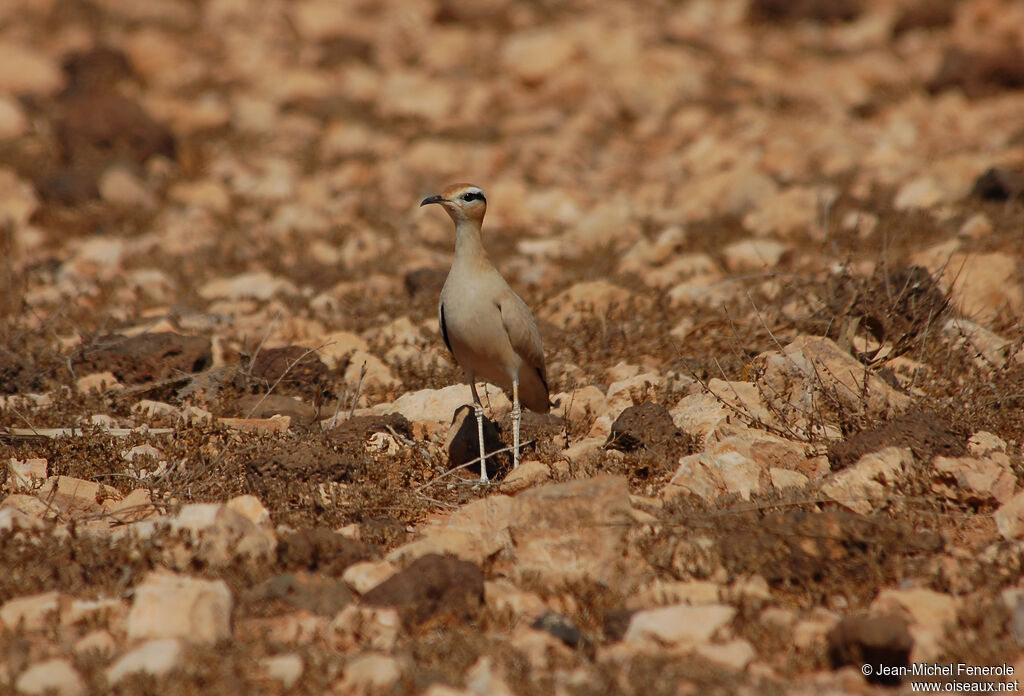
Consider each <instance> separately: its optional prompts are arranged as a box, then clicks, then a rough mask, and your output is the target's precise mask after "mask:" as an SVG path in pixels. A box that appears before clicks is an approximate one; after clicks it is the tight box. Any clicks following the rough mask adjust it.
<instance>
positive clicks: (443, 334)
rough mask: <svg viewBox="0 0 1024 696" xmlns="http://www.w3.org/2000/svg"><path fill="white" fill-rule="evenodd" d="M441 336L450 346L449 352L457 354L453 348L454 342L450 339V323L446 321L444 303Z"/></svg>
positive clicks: (442, 306)
mask: <svg viewBox="0 0 1024 696" xmlns="http://www.w3.org/2000/svg"><path fill="white" fill-rule="evenodd" d="M441 338H443V339H444V344H445V345H446V346H447V347H448V352H449V353H451V354H452V355H455V351H454V350H452V342H451V341H449V340H448V324H446V323H445V321H444V305H441Z"/></svg>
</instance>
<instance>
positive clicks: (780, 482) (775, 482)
mask: <svg viewBox="0 0 1024 696" xmlns="http://www.w3.org/2000/svg"><path fill="white" fill-rule="evenodd" d="M768 477H769V478H770V479H771V482H772V486H774V487H775V488H777V489H779V490H780V491H781V490H785V489H786V488H802V487H804V486H806V485H807V483H808V482H809V481H810V479H809V478H807V477H806V476H804V475H803V474H801V473H800V472H799V471H790V470H789V469H779V468H778V467H772V468H770V469H768Z"/></svg>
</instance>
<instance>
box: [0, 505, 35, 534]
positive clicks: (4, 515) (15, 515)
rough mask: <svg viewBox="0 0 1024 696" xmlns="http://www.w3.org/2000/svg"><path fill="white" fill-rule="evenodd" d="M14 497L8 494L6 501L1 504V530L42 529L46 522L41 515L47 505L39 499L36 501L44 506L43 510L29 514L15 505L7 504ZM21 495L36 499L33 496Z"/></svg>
mask: <svg viewBox="0 0 1024 696" xmlns="http://www.w3.org/2000/svg"><path fill="white" fill-rule="evenodd" d="M13 497H14V496H7V498H5V499H4V503H3V504H0V532H6V531H16V530H38V529H42V528H43V526H44V522H43V520H42V519H41V515H42V514H43V513H44V512H45V508H46V505H45V504H44V503H42V502H41V501H38V500H37V501H36V502H39V504H40V505H42V506H43V510H40V511H39V514H28V513H26V512H23V511H22V510H20V509H19V508H16V507H14V506H13V505H7V504H6V503H7V502H8V501H9V500H10V499H11V498H13ZM21 497H24V498H30V499H31V500H36V498H35V497H33V496H21Z"/></svg>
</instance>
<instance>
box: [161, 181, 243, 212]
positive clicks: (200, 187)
mask: <svg viewBox="0 0 1024 696" xmlns="http://www.w3.org/2000/svg"><path fill="white" fill-rule="evenodd" d="M167 195H168V197H169V198H170V199H171V200H172V201H174V202H175V203H180V204H181V205H183V206H187V207H194V208H202V209H204V210H208V211H210V212H211V213H215V214H217V215H226V214H227V213H229V212H230V211H231V194H230V193H228V189H227V187H226V186H225V185H224V184H223V183H222V182H220V181H218V180H216V179H212V178H207V179H200V180H198V181H179V182H177V183H176V184H174V185H173V186H172V187H171V188H170V190H169V191H168V192H167Z"/></svg>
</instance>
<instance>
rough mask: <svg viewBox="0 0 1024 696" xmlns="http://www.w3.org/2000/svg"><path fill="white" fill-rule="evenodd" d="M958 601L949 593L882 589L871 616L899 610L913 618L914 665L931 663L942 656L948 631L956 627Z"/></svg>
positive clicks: (911, 632)
mask: <svg viewBox="0 0 1024 696" xmlns="http://www.w3.org/2000/svg"><path fill="white" fill-rule="evenodd" d="M957 605H958V603H957V600H956V599H955V598H954V597H951V596H950V595H948V594H944V593H942V592H936V591H934V590H929V589H925V588H920V587H919V588H914V589H910V590H893V589H885V590H882V591H881V592H880V593H879V595H878V597H876V598H875V601H874V602H872V603H871V613H875V614H884V613H890V612H893V611H894V610H895V611H900V612H903V613H905V615H907V616H908V618H909V619H910V626H909V630H910V635H911V637H912V638H913V639H914V648H913V650H912V651H911V653H910V659H911V661H912V662H918V661H921V662H930V661H933V660H935V659H936V658H938V657H939V655H940V654H942V650H943V644H944V641H945V639H946V632H947V630H948V629H950V628H953V627H954V626H956V616H957V608H958V606H957Z"/></svg>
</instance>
